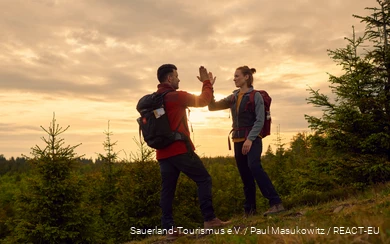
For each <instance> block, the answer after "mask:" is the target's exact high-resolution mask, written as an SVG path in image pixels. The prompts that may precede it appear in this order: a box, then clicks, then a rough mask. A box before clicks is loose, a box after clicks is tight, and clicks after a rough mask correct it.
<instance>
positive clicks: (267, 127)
mask: <svg viewBox="0 0 390 244" xmlns="http://www.w3.org/2000/svg"><path fill="white" fill-rule="evenodd" d="M256 92H259V93H260V95H261V96H262V97H263V100H264V118H265V120H264V126H263V129H262V130H261V131H260V137H261V138H264V137H266V136H269V135H270V134H271V111H270V107H271V102H272V98H271V97H270V96H269V95H268V93H267V92H266V91H264V90H252V91H251V93H250V94H249V100H248V102H247V104H246V105H245V108H246V109H248V110H250V111H255V94H256ZM235 99H236V96H234V95H233V96H232V101H231V102H232V104H233V103H234V102H235Z"/></svg>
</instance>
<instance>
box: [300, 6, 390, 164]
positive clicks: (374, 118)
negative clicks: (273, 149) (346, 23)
mask: <svg viewBox="0 0 390 244" xmlns="http://www.w3.org/2000/svg"><path fill="white" fill-rule="evenodd" d="M377 3H378V4H379V6H380V7H379V8H378V7H375V8H367V9H368V10H371V11H372V13H371V15H369V16H367V17H361V16H356V15H354V17H356V18H359V19H361V22H362V23H365V24H366V30H365V32H364V34H363V35H362V36H360V37H357V36H356V33H355V31H354V28H353V34H352V37H351V38H345V39H346V41H347V46H346V47H345V48H338V49H336V50H328V53H329V56H330V57H331V58H332V59H333V60H334V61H335V62H336V63H337V64H338V65H340V66H341V67H342V70H343V72H344V74H342V75H341V76H334V75H330V77H329V82H330V83H331V86H330V87H331V89H332V92H333V94H334V95H335V100H334V101H331V100H330V98H329V97H328V96H326V95H324V94H321V93H319V91H318V90H314V89H312V88H310V89H309V91H310V94H311V97H309V98H308V99H307V100H308V102H309V103H311V104H313V105H314V106H317V107H321V108H322V109H323V111H324V113H323V115H322V117H321V118H316V117H314V116H309V115H305V118H306V119H307V121H308V122H309V126H310V127H311V128H312V129H314V130H315V131H316V133H317V134H322V135H324V136H326V138H327V139H328V140H327V142H328V146H329V147H330V148H332V150H334V151H338V152H341V153H342V154H343V155H349V156H351V155H352V156H361V155H366V156H369V157H376V158H378V157H381V158H383V159H387V160H388V161H389V160H390V47H389V36H388V35H389V30H390V2H389V1H381V0H377Z"/></svg>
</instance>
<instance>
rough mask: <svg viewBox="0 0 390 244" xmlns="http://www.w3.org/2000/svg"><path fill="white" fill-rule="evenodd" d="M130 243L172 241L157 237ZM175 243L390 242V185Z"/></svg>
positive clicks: (239, 221)
mask: <svg viewBox="0 0 390 244" xmlns="http://www.w3.org/2000/svg"><path fill="white" fill-rule="evenodd" d="M196 230H198V231H199V229H196ZM185 231H194V230H185ZM228 232H230V234H229V233H228ZM217 233H219V234H217ZM222 233H223V234H222ZM129 243H132V244H149V243H156V244H157V243H169V242H166V241H165V238H164V237H163V236H157V235H156V236H151V237H149V238H146V239H144V240H143V241H134V242H129ZM174 243H267V244H269V243H390V183H387V184H379V185H375V186H374V187H371V188H370V189H367V190H365V191H362V192H361V193H359V194H355V195H353V196H351V197H348V198H346V199H344V200H331V201H329V202H326V203H321V204H317V205H314V206H305V205H301V206H295V207H293V208H291V209H289V210H288V211H286V212H283V213H281V214H278V215H275V216H269V217H263V216H261V215H256V216H252V217H250V218H247V219H243V218H242V217H241V216H235V217H234V218H233V219H232V224H231V225H230V226H228V227H227V228H224V229H221V230H215V233H214V234H210V235H194V234H192V235H191V234H188V235H184V236H183V237H180V238H178V239H177V240H176V241H175V242H174Z"/></svg>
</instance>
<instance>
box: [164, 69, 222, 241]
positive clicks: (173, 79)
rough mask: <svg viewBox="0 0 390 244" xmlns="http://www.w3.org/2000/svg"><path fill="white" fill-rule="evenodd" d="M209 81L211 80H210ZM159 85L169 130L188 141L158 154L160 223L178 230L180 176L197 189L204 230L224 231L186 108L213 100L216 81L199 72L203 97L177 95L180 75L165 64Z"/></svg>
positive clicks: (208, 176) (172, 145)
mask: <svg viewBox="0 0 390 244" xmlns="http://www.w3.org/2000/svg"><path fill="white" fill-rule="evenodd" d="M209 77H210V78H209ZM157 78H158V80H159V82H160V84H158V86H157V88H158V89H157V93H164V92H166V91H172V92H168V93H166V95H165V96H164V104H165V111H166V113H167V115H168V120H169V122H170V127H171V129H172V130H176V129H177V131H178V132H180V133H182V134H184V135H185V137H186V141H183V140H178V141H175V142H173V143H172V144H170V145H169V146H167V147H165V148H163V149H157V150H156V157H157V160H158V162H159V165H160V172H161V179H162V189H161V196H160V197H161V198H160V207H161V209H162V218H161V223H162V227H163V229H171V228H174V227H175V223H174V220H173V216H172V202H173V199H174V195H175V190H176V185H177V180H178V177H179V174H180V172H183V173H184V174H186V175H187V176H188V177H189V178H190V179H192V180H193V181H194V182H195V183H196V185H197V187H198V198H199V203H200V209H201V212H202V215H203V218H204V228H205V229H209V228H215V227H221V226H224V225H226V224H228V223H229V222H223V221H221V220H220V219H218V218H217V217H216V216H215V214H214V209H213V204H212V195H211V176H210V175H209V173H208V172H207V170H206V168H205V166H204V165H203V163H202V161H201V159H200V158H199V156H198V155H197V154H196V153H195V152H194V150H195V147H194V145H193V143H192V141H191V139H190V131H189V129H188V123H187V115H186V108H187V107H204V106H206V105H208V104H209V103H210V101H211V99H212V97H213V84H214V82H215V79H214V78H213V77H212V74H211V73H207V69H206V68H204V67H203V66H201V67H200V68H199V76H198V79H199V80H200V81H202V83H203V86H202V93H201V94H200V95H199V96H196V95H193V94H190V93H187V92H185V91H177V89H178V88H179V82H180V79H179V75H178V72H177V68H176V66H175V65H173V64H164V65H162V66H160V67H159V68H158V70H157ZM177 236H178V233H177V232H175V233H173V234H167V236H166V238H167V239H175V238H176V237H177Z"/></svg>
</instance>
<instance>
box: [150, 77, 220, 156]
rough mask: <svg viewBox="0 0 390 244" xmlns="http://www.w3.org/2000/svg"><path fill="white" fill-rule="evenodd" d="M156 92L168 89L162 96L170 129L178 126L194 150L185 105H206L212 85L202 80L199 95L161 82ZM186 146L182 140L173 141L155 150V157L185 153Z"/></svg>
mask: <svg viewBox="0 0 390 244" xmlns="http://www.w3.org/2000/svg"><path fill="white" fill-rule="evenodd" d="M157 88H158V89H157V92H158V93H163V92H165V91H168V90H172V91H173V92H169V93H167V94H166V95H165V96H164V102H165V112H166V113H167V115H168V119H169V123H170V127H171V129H172V130H173V131H174V130H176V128H177V127H178V125H179V123H181V124H180V126H179V128H178V131H179V132H181V133H183V134H184V135H186V136H187V137H188V139H189V140H190V143H191V147H192V150H195V147H194V144H193V143H192V141H191V137H190V130H189V129H188V123H187V114H186V108H187V107H204V106H207V105H208V104H209V103H210V101H211V99H212V97H213V87H212V85H211V83H210V81H209V80H206V81H204V82H203V87H202V93H201V94H200V95H199V96H196V95H193V94H190V93H188V92H185V91H175V89H174V88H173V87H172V86H171V85H170V84H168V83H162V84H159V85H158V86H157ZM187 151H188V150H187V147H186V144H185V142H184V141H175V142H174V143H172V144H171V145H169V146H168V147H166V148H163V149H157V150H156V158H157V160H159V159H164V158H169V157H172V156H176V155H179V154H183V153H186V152H187Z"/></svg>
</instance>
